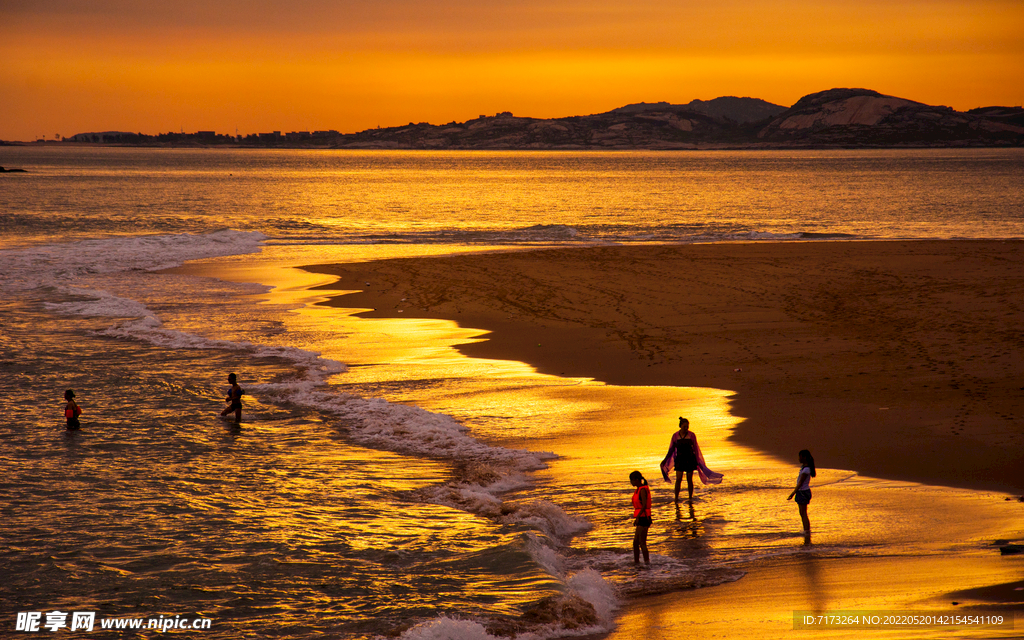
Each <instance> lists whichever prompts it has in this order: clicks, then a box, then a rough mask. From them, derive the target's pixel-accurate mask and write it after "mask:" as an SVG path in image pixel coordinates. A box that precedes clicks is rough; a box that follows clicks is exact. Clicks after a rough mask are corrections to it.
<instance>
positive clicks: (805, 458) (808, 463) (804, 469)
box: [786, 449, 818, 542]
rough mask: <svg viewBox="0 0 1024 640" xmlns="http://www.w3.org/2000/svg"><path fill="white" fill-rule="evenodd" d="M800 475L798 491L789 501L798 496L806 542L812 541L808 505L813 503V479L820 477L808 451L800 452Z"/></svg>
mask: <svg viewBox="0 0 1024 640" xmlns="http://www.w3.org/2000/svg"><path fill="white" fill-rule="evenodd" d="M800 465H801V466H800V473H798V474H797V476H796V489H793V493H791V494H789V497H788V498H786V499H787V500H792V499H793V496H796V504H797V506H799V507H800V519H801V520H803V522H804V542H810V541H811V521H810V520H809V519H808V518H807V504H808V503H810V501H811V478H813V477H814V476H816V475H818V472H817V471H816V470H815V469H814V456H812V455H811V452H810V451H808V450H807V449H804V450H803V451H801V452H800Z"/></svg>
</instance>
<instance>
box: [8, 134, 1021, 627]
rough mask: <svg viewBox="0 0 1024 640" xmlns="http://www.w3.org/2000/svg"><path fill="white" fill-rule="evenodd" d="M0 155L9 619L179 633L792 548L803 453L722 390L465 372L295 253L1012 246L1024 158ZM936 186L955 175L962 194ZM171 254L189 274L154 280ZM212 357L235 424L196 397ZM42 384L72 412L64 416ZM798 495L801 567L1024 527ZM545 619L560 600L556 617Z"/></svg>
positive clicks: (426, 602)
mask: <svg viewBox="0 0 1024 640" xmlns="http://www.w3.org/2000/svg"><path fill="white" fill-rule="evenodd" d="M0 155H3V158H4V161H3V162H2V163H0V164H2V165H3V166H21V167H24V168H27V169H29V170H30V173H28V174H19V175H18V176H5V177H4V182H3V184H2V185H0V228H2V229H3V230H4V235H3V238H2V243H3V246H5V247H7V248H6V249H4V250H0V267H2V268H0V293H2V296H0V297H2V301H0V318H2V324H0V372H2V380H3V382H2V385H0V400H2V406H3V412H2V413H3V417H2V419H0V439H2V440H3V445H4V446H2V447H0V461H2V465H3V469H4V471H5V473H4V474H3V478H2V479H0V496H2V500H0V503H2V504H3V507H0V509H2V510H3V516H4V523H5V527H4V529H3V532H2V534H0V535H2V536H3V542H4V548H3V551H2V552H0V575H2V576H3V578H4V579H3V580H0V600H2V601H3V602H5V603H7V605H5V607H4V611H3V616H4V617H5V618H6V620H7V621H8V622H9V623H11V624H14V620H15V616H16V613H17V612H30V611H36V612H49V611H53V610H57V609H60V610H71V611H96V612H98V616H106V617H109V618H127V617H144V618H153V617H157V616H161V615H162V616H165V617H173V616H183V617H184V616H188V617H196V616H201V617H206V618H210V619H212V620H213V627H212V629H211V630H209V631H207V632H204V637H224V638H234V637H239V636H241V635H253V636H258V637H284V638H305V637H311V636H315V635H319V634H324V633H327V634H331V635H339V636H341V637H370V636H375V635H378V634H401V633H403V632H405V633H406V635H407V637H410V638H411V637H431V635H432V634H433V635H437V634H441V633H442V632H444V631H445V630H446V629H447V630H452V629H455V630H456V631H457V633H458V634H460V635H461V637H467V638H468V637H474V634H475V637H483V636H481V635H480V634H482V633H483V631H482V627H477V626H474V625H483V627H487V628H489V629H490V630H491V631H493V632H495V633H497V632H499V631H503V632H505V633H513V632H519V633H527V632H531V633H535V634H538V635H539V636H541V637H550V636H561V635H571V634H574V633H583V632H595V631H605V630H608V629H611V628H613V626H614V624H615V612H616V611H617V610H619V608H620V607H622V606H623V603H629V602H631V601H632V599H633V598H635V597H636V596H639V595H645V596H647V595H649V594H652V593H658V592H663V591H670V590H675V589H679V588H682V587H693V586H698V587H702V586H711V585H716V584H729V583H730V582H731V581H735V580H737V579H739V578H740V577H741V576H742V575H743V572H744V570H745V567H747V566H748V565H749V563H750V562H752V561H757V560H758V559H764V558H782V557H791V556H794V554H800V553H804V551H803V550H802V548H801V545H800V544H799V543H800V539H799V536H798V535H796V534H797V532H798V530H799V526H800V525H799V518H798V517H797V514H796V509H795V507H794V506H793V505H792V504H791V503H787V502H786V501H785V496H786V495H787V494H788V492H789V490H790V489H791V485H792V483H793V480H794V478H795V474H796V471H797V465H796V463H795V462H793V461H779V460H775V459H772V458H769V457H767V456H765V455H763V454H761V453H758V452H756V451H752V450H748V449H743V448H740V447H737V446H735V445H733V444H732V443H731V442H730V441H729V440H728V434H729V432H730V429H731V428H732V426H733V425H734V424H735V422H736V419H735V418H734V417H732V416H731V415H730V413H729V404H728V399H729V394H728V391H727V390H699V389H678V388H618V387H611V386H607V385H602V384H598V383H595V382H593V381H590V380H585V379H563V378H558V377H554V376H541V375H538V374H536V373H535V372H534V371H532V370H531V369H530V368H529V367H527V366H525V365H523V364H521V363H515V362H499V361H483V360H471V359H467V358H465V357H463V356H461V355H460V354H458V352H457V351H456V350H455V349H453V348H452V345H455V344H458V343H460V342H463V341H467V340H476V339H480V334H481V332H480V331H478V330H475V329H474V328H472V327H468V328H459V327H456V326H455V325H453V324H451V323H446V322H440V321H422V320H403V319H398V320H383V319H377V320H374V319H364V318H356V317H354V316H353V315H352V313H353V312H352V311H349V310H344V309H336V308H329V307H325V306H320V305H316V304H315V303H316V302H317V301H319V300H320V299H321V298H320V296H321V295H322V294H320V293H318V292H315V291H310V290H309V287H311V286H313V285H315V284H321V283H323V282H325V279H324V278H323V277H322V276H315V275H311V274H308V273H305V272H301V271H298V270H295V269H294V268H293V267H294V266H296V265H302V264H313V263H324V262H341V261H352V260H366V259H372V258H379V257H388V256H397V255H428V254H434V253H447V252H453V251H465V250H483V249H494V248H495V246H494V245H495V244H496V243H497V242H499V241H500V242H502V243H506V244H504V246H506V247H507V246H523V245H531V244H536V243H543V244H551V243H562V244H574V243H581V242H593V241H609V240H612V241H636V240H649V239H659V240H682V241H692V240H695V239H696V240H701V239H704V240H706V239H714V240H728V239H745V240H749V239H756V238H762V237H763V238H768V239H771V240H781V239H785V238H798V237H801V236H800V234H806V233H815V234H824V235H826V236H836V235H839V234H853V235H856V236H857V237H864V236H875V235H879V236H884V237H894V236H910V237H917V236H918V235H935V236H940V237H952V236H970V237H1004V236H1020V235H1024V233H1022V231H1024V222H1022V220H1024V207H1022V205H1021V203H1022V202H1024V196H1022V195H1021V192H1020V189H1019V185H1020V184H1021V181H1019V180H1018V178H1019V177H1020V176H1021V173H1022V171H1024V169H1022V166H1024V163H1022V158H1024V154H1020V153H1014V152H1003V151H999V152H994V151H993V152H962V153H954V154H952V155H953V157H952V158H951V159H950V158H947V157H945V156H944V155H943V154H936V153H929V152H904V153H878V154H874V155H873V154H870V153H851V154H844V153H839V152H837V153H833V154H827V153H826V154H717V155H716V154H662V155H659V154H526V155H522V154H520V155H516V154H401V153H398V154H386V153H385V154H373V153H356V154H330V153H323V152H281V153H277V152H270V153H264V152H255V151H224V150H218V151H210V152H209V153H207V152H206V151H196V150H189V151H168V150H141V149H120V150H118V149H95V150H90V149H79V150H48V149H35V148H20V149H3V150H2V151H0ZM900 167H903V169H900V170H899V171H897V170H896V169H898V168H900ZM887 175H893V176H896V177H894V178H893V179H892V180H895V181H896V182H898V183H899V184H900V185H903V193H902V194H901V196H900V201H899V202H897V203H895V204H894V203H892V202H891V198H889V195H888V194H891V190H892V189H893V188H894V184H895V183H894V182H893V181H892V180H889V179H888V178H884V176H887ZM950 175H954V176H955V177H956V180H955V181H952V182H951V181H950ZM8 178H11V179H10V180H8ZM442 178H443V180H442ZM567 179H568V182H566V180H567ZM15 180H18V181H15ZM958 181H959V182H963V181H966V184H971V185H974V186H975V187H976V188H973V190H960V191H958V192H957V193H959V194H960V195H959V196H956V197H953V193H952V191H949V189H952V187H950V186H948V185H951V184H954V183H956V182H958ZM907 185H909V187H908V186H907ZM942 185H946V186H942ZM985 185H988V186H987V187H986V186H985ZM876 187H877V188H876ZM933 187H934V189H933ZM815 189H817V190H818V191H819V192H820V191H821V190H822V189H824V190H825V192H826V193H827V196H826V197H823V198H818V199H814V198H811V197H810V193H811V191H813V190H815ZM887 190H889V191H888V194H887ZM964 194H970V197H968V196H966V195H964ZM897 214H898V215H897ZM467 220H471V221H472V224H466V221H467ZM225 227H232V228H233V229H234V230H225V229H224V228H225ZM218 256H222V257H218ZM188 260H198V261H202V264H201V265H200V266H197V267H194V268H190V270H189V272H188V273H166V272H160V271H158V270H159V269H160V268H162V267H167V266H173V265H178V264H181V263H183V262H185V261H188ZM197 269H198V270H199V271H201V272H206V273H216V274H218V275H219V276H221V278H222V279H220V280H214V279H211V278H206V277H200V276H197V275H194V274H195V273H196V270H197ZM229 371H236V372H238V373H239V377H240V380H241V383H242V386H243V387H244V388H245V389H246V396H245V397H244V403H245V418H244V421H243V424H242V425H240V426H238V427H236V426H234V425H232V424H231V423H225V422H223V421H221V420H220V419H219V418H218V417H217V413H218V412H219V411H220V409H221V408H222V407H223V406H224V404H223V397H224V395H225V387H226V386H227V383H226V381H225V380H224V379H225V377H226V374H227V373H228V372H229ZM67 388H74V389H75V390H76V392H77V393H78V401H79V404H80V405H81V406H82V407H83V409H84V414H83V416H82V422H83V428H82V430H81V431H79V432H75V433H71V434H68V433H66V432H65V430H64V428H63V424H62V417H61V412H62V408H63V402H62V401H61V396H62V394H63V391H64V389H67ZM680 414H682V415H688V416H689V417H690V418H691V420H692V421H693V424H694V430H695V432H697V433H698V435H699V436H700V438H701V443H702V446H703V447H704V449H705V453H706V455H707V458H708V463H709V464H710V465H711V466H712V467H713V468H715V469H716V470H718V471H723V472H724V473H726V482H725V483H723V484H722V485H720V486H717V487H713V488H710V489H707V490H704V489H703V488H702V489H701V490H700V491H699V492H698V499H697V501H696V502H695V504H694V505H693V510H692V511H691V510H690V509H689V507H688V506H686V505H684V506H682V507H680V508H679V509H676V507H675V506H674V504H672V501H671V489H670V486H669V485H667V484H665V483H663V482H661V481H660V480H658V478H657V463H658V462H659V461H660V458H661V456H662V455H663V453H664V449H666V448H667V444H668V438H669V436H670V435H671V433H672V431H673V430H674V425H675V420H676V416H678V415H680ZM634 468H637V469H642V470H644V471H645V473H646V474H647V476H648V478H649V479H651V480H652V485H653V488H654V496H655V503H656V512H655V520H656V525H655V526H654V527H653V528H652V531H651V539H650V543H651V549H652V551H653V553H654V554H655V558H654V560H655V568H654V569H653V570H651V571H650V572H646V573H637V572H635V570H634V569H633V567H632V558H631V553H630V549H629V545H630V539H631V536H632V529H631V526H630V520H629V518H628V516H629V515H630V511H631V510H630V508H629V498H630V495H631V493H632V488H631V487H630V486H629V484H628V481H626V479H625V478H626V475H627V474H628V472H629V471H631V470H632V469H634ZM652 476H654V477H652ZM814 487H815V501H814V503H813V504H812V509H813V510H812V513H813V514H814V515H813V518H814V520H813V521H814V525H815V542H816V545H815V552H814V553H816V554H819V555H821V556H822V557H838V558H875V557H879V556H906V557H916V556H922V555H924V556H928V555H943V554H970V553H974V552H976V550H978V549H980V548H982V547H983V546H985V545H987V544H989V542H990V541H991V539H992V538H994V537H1006V536H1013V535H1016V534H1019V531H1017V530H1015V529H1014V526H1015V525H1013V524H1012V523H1013V520H1012V517H1013V515H1014V514H1016V511H1013V512H1011V511H1010V509H1011V506H1012V505H1009V504H1008V503H1006V502H1005V500H1004V496H1001V495H997V494H990V493H977V492H968V491H959V490H951V489H943V488H936V487H923V486H919V485H905V484H894V483H889V482H885V481H882V480H876V479H869V478H860V477H857V476H855V475H854V474H852V473H850V472H847V471H843V470H834V469H827V468H825V469H822V470H821V473H820V474H819V476H818V478H817V479H816V481H815V484H814ZM897 514H898V515H897ZM937 514H941V515H937ZM581 603H582V604H581ZM558 607H569V608H570V609H571V610H572V613H571V614H565V615H562V616H561V619H560V620H559V621H558V622H557V623H554V624H551V623H549V622H548V621H547V620H548V617H547V616H549V615H550V612H551V611H553V610H555V609H556V608H558ZM452 616H457V617H460V618H461V619H462V621H461V622H453V621H451V620H450V619H449V618H450V617H452ZM431 621H433V622H431ZM420 623H423V624H428V625H429V624H433V625H434V626H428V627H418V628H412V629H410V627H412V626H413V625H416V624H420ZM5 624H6V623H5ZM407 629H408V630H407Z"/></svg>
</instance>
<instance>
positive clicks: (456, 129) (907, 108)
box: [8, 89, 1024, 151]
mask: <svg viewBox="0 0 1024 640" xmlns="http://www.w3.org/2000/svg"><path fill="white" fill-rule="evenodd" d="M65 141H71V142H72V143H83V144H98V145H118V146H145V147H149V146H169V147H172V148H176V147H217V146H238V147H244V148H283V149H306V148H324V149H366V150H369V149H424V150H443V149H447V150H478V149H479V150H493V151H499V150H552V151H560V150H561V151H580V150H589V149H600V150H629V151H635V150H651V151H655V150H674V151H685V150H715V149H732V150H749V149H803V148H807V149H845V148H851V149H864V148H868V149H870V148H880V149H890V148H971V147H986V148H987V147H1021V146H1024V108H1022V107H983V108H980V109H972V110H970V111H967V112H958V111H954V110H953V109H951V108H949V107H943V106H932V105H927V104H923V103H920V102H915V101H913V100H907V99H904V98H897V97H894V96H886V95H882V94H880V93H878V92H876V91H871V90H868V89H830V90H828V91H821V92H819V93H813V94H810V95H807V96H804V97H803V98H801V99H800V100H799V101H797V103H796V104H794V105H793V106H791V107H789V108H787V107H783V106H781V105H775V104H771V103H768V102H765V101H764V100H759V99H756V98H736V97H721V98H715V99H714V100H709V101H707V102H703V101H699V100H695V101H693V102H690V103H688V104H682V105H678V104H669V103H667V102H658V103H643V102H641V103H637V104H631V105H626V106H624V107H619V108H618V109H613V110H611V111H608V112H607V113H599V114H593V115H587V116H569V117H562V118H532V117H517V116H515V115H513V114H512V113H511V112H508V111H503V112H501V113H497V114H495V115H493V116H486V115H481V116H479V117H477V118H474V119H472V120H467V121H465V122H455V121H452V122H449V123H446V124H437V125H435V124H430V123H429V122H419V123H415V122H410V123H409V124H407V125H400V126H393V127H386V128H380V127H378V128H376V129H366V130H363V131H360V132H357V133H341V132H339V131H335V130H333V129H332V130H328V131H291V132H287V133H282V132H281V131H271V132H265V133H253V134H249V135H246V136H241V135H233V136H232V135H226V134H219V133H217V132H216V131H197V132H195V133H187V134H186V133H184V132H181V133H175V132H173V131H172V132H168V133H161V134H157V135H149V134H143V133H132V132H126V131H104V132H92V133H78V134H75V135H74V136H72V137H71V138H64V139H62V140H61V141H56V140H54V141H49V142H48V141H45V140H40V141H36V142H35V143H31V142H29V143H24V144H48V143H49V144H63V143H65ZM8 144H9V143H8Z"/></svg>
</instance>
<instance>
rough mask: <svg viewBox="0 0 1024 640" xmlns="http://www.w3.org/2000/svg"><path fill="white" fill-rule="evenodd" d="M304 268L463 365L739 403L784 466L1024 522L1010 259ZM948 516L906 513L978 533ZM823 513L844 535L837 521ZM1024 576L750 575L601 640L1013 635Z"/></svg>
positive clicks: (738, 254)
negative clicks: (453, 353)
mask: <svg viewBox="0 0 1024 640" xmlns="http://www.w3.org/2000/svg"><path fill="white" fill-rule="evenodd" d="M307 269H308V270H309V271H313V272H316V273H321V274H329V275H332V276H335V277H337V278H338V280H337V282H336V283H333V284H330V285H326V286H324V287H321V288H323V289H325V290H341V291H344V293H343V294H341V295H338V296H334V297H332V298H331V299H330V300H328V301H327V302H326V303H325V304H328V305H331V306H337V307H347V308H360V309H372V311H365V312H363V313H361V314H360V315H361V316H363V317H370V318H435V319H447V320H453V321H455V322H457V323H458V324H459V325H460V326H461V327H472V328H477V329H486V330H488V331H490V333H489V334H487V335H486V336H484V337H485V338H486V340H482V341H477V342H471V343H468V344H462V345H459V346H458V347H457V348H458V349H459V350H460V351H462V352H463V353H465V354H467V355H470V356H474V357H480V358H493V359H507V360H519V361H523V362H526V363H528V364H530V365H532V366H534V367H536V368H537V369H538V371H540V372H542V373H547V374H553V375H559V376H573V377H589V378H594V379H596V380H600V381H603V382H606V383H608V384H613V385H622V386H654V385H660V386H681V387H714V388H718V389H725V390H730V391H731V392H733V395H732V396H731V398H730V399H729V402H730V411H731V412H732V413H733V414H734V415H736V416H738V417H739V418H741V421H740V422H739V424H738V425H737V426H736V428H735V430H734V432H733V434H732V436H731V440H732V441H734V442H735V443H737V444H738V445H743V446H747V447H751V448H754V449H757V450H760V451H764V452H766V453H768V454H769V455H771V456H775V457H777V458H778V459H779V460H782V461H785V462H787V463H793V462H794V461H793V460H792V458H793V457H794V456H793V453H794V452H795V451H797V450H799V449H801V448H804V447H807V448H810V449H812V450H813V451H814V453H815V457H816V458H817V459H818V460H819V461H827V462H821V463H820V464H822V465H823V466H826V467H828V468H832V469H849V470H854V471H856V472H857V473H858V474H860V475H862V476H866V477H867V476H869V477H874V478H881V479H886V480H892V481H904V482H911V483H922V484H927V485H938V486H948V487H958V488H963V489H970V490H976V491H980V492H983V493H981V494H978V495H979V496H982V498H981V500H982V501H985V500H988V501H990V502H991V501H999V502H1000V503H1001V502H1002V501H1003V500H1006V501H1013V503H1014V504H1016V501H1015V500H1013V497H1016V496H1018V495H1019V494H1020V492H1021V491H1022V490H1024V471H1022V469H1024V466H1022V461H1024V460H1022V457H1024V456H1022V447H1021V444H1022V434H1021V427H1020V425H1021V419H1022V417H1024V393H1022V391H1024V357H1022V353H1024V350H1022V347H1024V333H1022V330H1021V327H1022V326H1024V322H1022V321H1024V312H1022V309H1021V301H1022V300H1024V243H1021V242H1019V241H1007V242H1002V241H908V242H898V241H885V242H838V243H837V242H830V243H814V242H810V243H774V244H767V243H760V244H716V245H687V246H624V247H587V248H577V249H541V250H529V251H519V252H510V253H484V254H464V255H458V256H448V257H429V258H400V259H391V260H383V261H371V262H365V263H359V264H346V265H338V264H336V265H321V266H315V267H307ZM367 283H368V284H367ZM659 437H660V436H659ZM657 446H658V447H660V446H661V445H660V443H659V444H658V445H657ZM985 492H1005V494H1004V496H1005V497H999V494H998V493H985ZM907 493H908V494H913V493H914V490H913V488H912V486H911V487H910V488H909V489H908V490H907ZM908 504H909V503H908ZM956 504H957V503H955V502H951V503H949V505H940V504H938V503H937V504H936V506H935V512H934V514H931V515H929V513H928V512H926V513H924V514H923V515H922V514H921V513H917V514H914V515H912V516H908V517H909V518H911V519H914V520H915V521H917V525H915V526H921V527H924V529H922V531H924V530H928V531H930V532H931V533H932V534H934V536H935V537H936V538H938V539H942V538H943V537H944V536H948V535H952V536H954V537H955V536H958V535H961V534H963V532H964V531H969V530H970V525H969V523H967V524H966V526H964V524H963V523H961V525H953V524H952V523H946V524H943V523H942V521H943V520H944V519H945V518H946V516H945V515H944V514H946V513H948V512H947V511H946V509H947V508H956V507H955V505H956ZM815 508H816V509H819V508H825V505H816V507H815ZM1021 511H1022V513H1024V506H1022V507H1021ZM818 513H821V512H820V511H818ZM1002 513H1007V512H1006V511H1003V512H1002ZM827 517H833V518H834V520H833V521H832V522H833V525H832V526H833V527H838V528H841V526H842V525H841V521H842V515H841V513H840V514H833V516H827ZM897 517H898V515H897ZM932 519H935V523H934V524H933V525H929V524H928V521H929V520H932ZM684 520H685V518H684ZM835 523H839V524H835ZM947 525H948V526H947ZM1018 533H1019V532H1018ZM880 535H882V534H880ZM912 535H922V534H912ZM924 535H926V534H924ZM882 537H883V538H884V535H882ZM681 552H683V553H685V552H686V549H685V548H681ZM826 555H827V554H826ZM1019 560H1020V557H1019V556H1017V557H1013V556H1000V555H999V553H998V548H997V546H992V547H990V548H988V549H985V548H980V549H977V550H975V551H970V552H966V553H961V554H959V555H953V556H947V557H943V556H942V554H938V555H935V556H929V557H899V558H896V557H893V558H865V559H862V560H851V559H834V560H833V559H829V558H827V557H824V558H823V557H820V556H816V555H813V554H812V555H809V556H807V557H805V558H802V559H801V558H799V557H798V558H796V559H789V560H786V561H781V562H771V561H766V562H764V563H755V564H754V565H752V566H747V567H744V570H745V571H747V572H748V574H747V576H746V577H744V578H743V579H741V580H739V581H737V582H733V583H729V584H727V585H722V586H718V587H712V588H707V589H696V590H683V591H681V592H676V593H673V594H666V595H664V596H657V597H653V598H643V599H641V600H634V601H631V603H630V604H628V606H627V607H626V609H625V610H624V612H623V614H622V616H621V618H620V621H619V627H618V629H617V630H616V631H615V633H613V634H612V636H611V637H612V638H615V639H620V638H622V639H625V638H648V637H668V636H669V635H672V634H673V632H672V629H679V628H681V627H680V625H683V624H692V625H697V627H695V628H700V629H702V631H701V633H702V634H705V633H706V634H708V635H709V637H728V638H747V637H749V638H762V637H788V636H789V635H791V634H797V635H800V634H801V633H807V632H805V631H794V629H793V612H794V611H797V610H809V611H817V612H822V611H826V612H827V611H834V610H851V609H861V610H864V609H871V610H892V611H908V610H915V609H922V608H923V609H925V610H931V611H934V610H936V609H937V608H938V609H949V610H956V609H957V607H964V608H962V609H960V610H961V611H984V612H991V611H997V612H1003V613H1005V614H1006V615H1008V616H1010V617H1012V616H1014V615H1015V612H1018V611H1019V610H1021V608H1022V607H1024V604H1022V600H1024V598H1022V597H1021V595H1020V594H1021V593H1022V591H1020V590H1018V589H1017V587H1019V581H1020V580H1021V578H1022V577H1024V566H1022V565H1021V562H1020V561H1019ZM883 576H889V577H888V578H886V579H885V587H884V588H881V587H880V586H879V581H880V580H881V579H882V577H883ZM893 576H900V578H899V580H893V579H892V577H893ZM652 625H653V626H652ZM812 633H813V634H814V636H815V637H868V636H870V637H922V638H941V637H1014V636H1013V634H1014V633H1015V632H1014V631H1013V630H1012V629H1008V628H1007V627H1001V628H998V629H995V628H987V629H980V630H978V629H962V628H960V629H958V628H940V627H936V626H934V625H933V626H929V627H924V628H921V629H902V630H900V629H892V628H876V629H872V630H868V631H865V630H863V629H862V630H849V629H841V628H840V629H818V630H815V631H813V632H812ZM979 634H980V635H979Z"/></svg>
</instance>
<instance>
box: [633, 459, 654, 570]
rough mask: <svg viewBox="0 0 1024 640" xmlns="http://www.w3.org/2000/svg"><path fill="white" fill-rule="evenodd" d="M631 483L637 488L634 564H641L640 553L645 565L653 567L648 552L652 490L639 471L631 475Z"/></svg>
mask: <svg viewBox="0 0 1024 640" xmlns="http://www.w3.org/2000/svg"><path fill="white" fill-rule="evenodd" d="M629 483H630V484H631V485H633V486H634V487H636V491H634V492H633V517H634V518H635V520H634V521H633V527H634V532H633V564H640V552H643V554H644V564H646V565H647V566H651V555H650V553H648V551H647V530H648V529H650V528H651V522H652V520H651V488H650V486H648V484H647V480H646V479H645V478H644V475H643V474H642V473H640V472H639V471H634V472H633V473H631V474H629Z"/></svg>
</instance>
